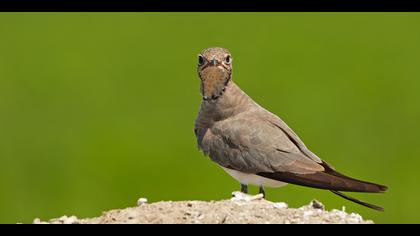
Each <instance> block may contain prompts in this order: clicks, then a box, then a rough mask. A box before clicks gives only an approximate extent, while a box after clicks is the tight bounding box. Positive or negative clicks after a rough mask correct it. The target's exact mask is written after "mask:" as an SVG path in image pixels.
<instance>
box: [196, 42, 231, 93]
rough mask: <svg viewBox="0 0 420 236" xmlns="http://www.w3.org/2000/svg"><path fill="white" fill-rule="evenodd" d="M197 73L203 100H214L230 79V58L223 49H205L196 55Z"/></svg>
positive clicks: (227, 52)
mask: <svg viewBox="0 0 420 236" xmlns="http://www.w3.org/2000/svg"><path fill="white" fill-rule="evenodd" d="M197 60H198V66H197V72H198V76H199V77H200V80H201V95H202V97H203V99H204V100H216V99H218V98H219V97H220V96H221V95H223V92H224V91H225V88H226V86H227V85H228V83H229V81H230V80H231V77H232V56H231V54H230V53H229V51H228V50H226V49H224V48H216V47H214V48H206V49H204V50H203V51H201V53H200V54H199V55H198V59H197Z"/></svg>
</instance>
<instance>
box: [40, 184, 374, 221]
mask: <svg viewBox="0 0 420 236" xmlns="http://www.w3.org/2000/svg"><path fill="white" fill-rule="evenodd" d="M261 197H262V196H261V195H256V196H250V195H246V194H242V193H239V192H234V193H233V197H232V199H229V200H222V201H210V202H205V201H176V202H172V201H166V202H155V203H150V204H149V203H148V202H147V199H145V198H140V199H139V201H138V202H137V206H136V207H130V208H126V209H117V210H111V211H108V212H104V213H103V214H102V216H99V217H95V218H91V219H78V218H77V217H76V216H70V217H68V216H63V217H60V218H57V219H51V220H48V221H42V220H40V219H35V220H34V222H33V223H34V224H372V223H373V221H370V220H363V219H362V217H361V216H360V215H358V214H355V213H346V212H345V211H343V210H336V209H333V210H331V211H326V210H325V209H324V206H323V205H322V204H321V203H320V202H318V201H316V200H313V201H312V202H311V203H309V204H308V205H306V206H302V207H300V208H288V206H287V204H286V203H283V202H270V201H267V200H264V199H262V198H261Z"/></svg>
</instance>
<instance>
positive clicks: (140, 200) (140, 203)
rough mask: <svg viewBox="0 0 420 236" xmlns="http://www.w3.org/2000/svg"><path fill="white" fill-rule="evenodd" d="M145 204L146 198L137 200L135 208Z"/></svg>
mask: <svg viewBox="0 0 420 236" xmlns="http://www.w3.org/2000/svg"><path fill="white" fill-rule="evenodd" d="M144 204H147V198H139V200H137V206H141V205H144Z"/></svg>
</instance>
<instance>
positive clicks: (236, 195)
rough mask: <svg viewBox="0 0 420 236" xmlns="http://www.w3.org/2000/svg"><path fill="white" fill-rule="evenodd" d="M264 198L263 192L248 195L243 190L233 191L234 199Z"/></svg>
mask: <svg viewBox="0 0 420 236" xmlns="http://www.w3.org/2000/svg"><path fill="white" fill-rule="evenodd" d="M261 199H264V195H263V194H261V193H260V194H257V195H248V194H246V193H242V192H233V193H232V199H231V200H232V201H244V202H250V201H255V200H261Z"/></svg>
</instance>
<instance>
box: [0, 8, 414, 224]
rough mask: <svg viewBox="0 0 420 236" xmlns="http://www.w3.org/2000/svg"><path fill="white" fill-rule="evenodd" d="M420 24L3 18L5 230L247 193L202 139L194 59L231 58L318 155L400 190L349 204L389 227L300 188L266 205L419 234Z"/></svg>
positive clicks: (320, 16)
mask: <svg viewBox="0 0 420 236" xmlns="http://www.w3.org/2000/svg"><path fill="white" fill-rule="evenodd" d="M419 25H420V14H419V13H0V191H1V192H0V193H1V194H0V222H3V223H16V222H24V223H29V222H32V220H33V219H34V218H35V217H40V218H41V219H44V220H46V219H49V218H53V217H59V216H61V215H64V214H67V215H72V214H75V215H77V216H79V217H93V216H96V215H99V214H100V213H101V212H102V211H104V210H109V209H113V208H122V207H128V206H134V205H135V203H136V200H137V199H138V198H139V197H147V198H148V199H149V201H151V202H154V201H160V200H191V199H202V200H210V199H226V198H229V197H230V193H231V192H232V191H236V190H238V189H239V186H238V184H237V183H236V182H235V181H234V180H233V179H232V178H231V177H230V176H228V175H227V174H226V173H225V172H224V171H223V170H221V169H220V168H219V167H217V166H216V165H215V164H213V163H212V162H211V161H209V160H208V159H207V158H205V157H203V155H202V154H201V153H200V152H199V151H198V149H197V146H196V140H195V137H194V133H193V122H194V119H195V116H196V112H197V111H198V107H199V104H200V96H199V81H198V79H197V75H196V60H197V59H196V57H197V54H198V53H199V52H200V51H201V49H203V48H206V47H210V46H222V47H226V48H228V49H229V50H230V51H231V52H232V54H233V57H234V75H233V79H234V80H235V81H236V83H237V84H239V85H240V86H241V87H242V89H243V90H245V91H246V92H247V93H248V94H249V95H251V96H252V97H253V98H254V99H255V100H256V101H257V102H259V103H260V104H261V105H263V106H264V107H266V108H267V109H269V110H271V111H272V112H274V113H276V114H278V115H279V116H280V117H282V118H283V119H284V120H285V121H286V122H287V123H288V124H289V125H290V126H291V127H292V128H293V129H294V130H295V131H296V132H297V133H298V134H299V135H300V137H301V138H302V139H303V140H304V141H305V143H306V145H307V146H308V147H309V148H311V149H312V150H313V151H314V152H315V153H317V154H318V155H319V156H320V157H321V158H323V159H325V160H326V161H328V162H330V163H331V164H332V165H333V166H335V167H336V168H337V169H338V170H340V171H342V172H343V173H345V174H348V175H351V176H354V177H357V178H361V179H365V180H370V181H374V182H379V183H383V184H386V185H388V186H389V187H390V191H389V192H388V193H386V194H379V195H378V194H373V195H369V194H352V195H353V196H356V197H360V198H361V199H363V200H366V201H371V202H373V203H377V204H379V205H382V206H384V207H385V208H386V211H385V212H384V213H378V212H375V211H372V210H369V209H366V208H363V207H360V206H357V205H355V204H353V203H350V202H347V201H345V200H343V199H341V198H338V197H337V196H335V195H333V194H331V193H329V192H328V191H322V190H314V189H308V188H304V187H298V186H291V185H289V186H288V187H285V188H282V189H271V190H268V198H269V199H270V200H273V201H286V202H288V203H289V205H290V206H292V207H299V206H301V205H302V204H306V203H308V202H309V201H310V200H312V199H313V198H316V199H319V200H321V201H322V202H323V203H325V204H326V205H327V208H329V209H331V208H339V209H341V207H342V206H343V205H345V206H346V209H347V211H349V212H353V211H355V212H358V213H360V214H362V216H364V217H365V218H369V219H373V220H375V221H376V222H378V223H391V222H393V223H402V222H404V223H420V220H419V219H418V212H419V210H420V207H419V206H418V205H417V201H418V199H419V198H420V184H419V181H420V172H419V168H420V160H419V155H420V148H419V146H420V145H419V135H418V133H419V131H420V129H419V128H420V127H419V120H420V96H419V91H420V43H419V42H420V28H419ZM251 191H254V192H255V191H256V188H251Z"/></svg>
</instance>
